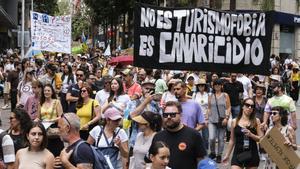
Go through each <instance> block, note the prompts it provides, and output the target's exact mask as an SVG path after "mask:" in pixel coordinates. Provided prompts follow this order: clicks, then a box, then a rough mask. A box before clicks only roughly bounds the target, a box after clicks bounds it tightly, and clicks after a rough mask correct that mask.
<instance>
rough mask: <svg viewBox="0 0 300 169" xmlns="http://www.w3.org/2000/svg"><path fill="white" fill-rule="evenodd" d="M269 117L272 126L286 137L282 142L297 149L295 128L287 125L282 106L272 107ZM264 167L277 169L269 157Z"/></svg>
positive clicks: (286, 115)
mask: <svg viewBox="0 0 300 169" xmlns="http://www.w3.org/2000/svg"><path fill="white" fill-rule="evenodd" d="M271 118H272V122H273V124H274V126H273V127H275V128H277V129H278V130H279V131H280V133H281V134H282V135H283V136H284V138H285V139H286V141H285V142H284V144H285V145H287V146H290V147H292V148H293V149H294V150H297V144H296V133H295V130H294V129H293V128H292V127H291V126H289V125H288V112H287V111H286V110H284V109H283V108H282V107H278V106H276V107H273V108H272V112H271ZM273 127H271V128H270V129H269V130H268V131H267V132H269V131H270V130H271V129H272V128H273ZM265 168H266V169H277V167H276V164H275V163H274V162H273V161H272V160H271V159H270V158H269V157H267V158H266V165H265Z"/></svg>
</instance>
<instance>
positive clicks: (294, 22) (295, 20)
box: [273, 11, 300, 26]
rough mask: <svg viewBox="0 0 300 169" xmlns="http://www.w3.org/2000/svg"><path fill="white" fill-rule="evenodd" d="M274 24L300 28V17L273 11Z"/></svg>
mask: <svg viewBox="0 0 300 169" xmlns="http://www.w3.org/2000/svg"><path fill="white" fill-rule="evenodd" d="M273 12H274V14H273V16H274V17H273V18H274V22H275V23H277V24H280V25H289V26H300V15H295V14H290V13H285V12H278V11H273Z"/></svg>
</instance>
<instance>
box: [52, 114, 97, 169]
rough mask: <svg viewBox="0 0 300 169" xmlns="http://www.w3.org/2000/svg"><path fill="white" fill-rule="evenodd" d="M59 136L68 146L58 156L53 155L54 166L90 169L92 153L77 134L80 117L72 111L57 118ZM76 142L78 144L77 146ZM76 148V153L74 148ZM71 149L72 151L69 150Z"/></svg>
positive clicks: (91, 166) (92, 161) (92, 159)
mask: <svg viewBox="0 0 300 169" xmlns="http://www.w3.org/2000/svg"><path fill="white" fill-rule="evenodd" d="M58 128H59V132H60V137H61V139H62V140H63V141H64V142H67V143H68V144H69V146H68V147H67V148H65V149H63V150H62V152H61V153H60V156H59V157H55V160H54V168H61V167H62V166H63V167H64V168H66V169H67V168H84V169H92V168H93V163H94V154H93V151H92V148H91V147H90V145H89V144H88V143H86V142H84V143H82V141H83V140H82V139H81V138H80V135H79V130H80V119H79V117H78V116H77V115H76V114H74V113H65V114H63V115H62V117H61V118H60V119H59V120H58ZM77 144H78V146H77ZM76 147H78V148H77V154H76V155H74V154H73V153H74V150H75V148H76ZM71 150H72V151H71Z"/></svg>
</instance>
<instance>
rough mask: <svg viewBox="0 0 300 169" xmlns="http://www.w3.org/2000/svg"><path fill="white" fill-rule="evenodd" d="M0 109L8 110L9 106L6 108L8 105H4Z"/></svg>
mask: <svg viewBox="0 0 300 169" xmlns="http://www.w3.org/2000/svg"><path fill="white" fill-rule="evenodd" d="M1 108H2V109H8V108H9V106H8V104H6V105H4V106H2V107H1Z"/></svg>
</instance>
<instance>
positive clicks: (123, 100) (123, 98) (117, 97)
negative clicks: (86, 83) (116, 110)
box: [102, 78, 130, 112]
mask: <svg viewBox="0 0 300 169" xmlns="http://www.w3.org/2000/svg"><path fill="white" fill-rule="evenodd" d="M129 101H130V97H129V96H128V95H127V94H125V93H124V88H123V81H122V79H120V78H113V79H112V80H111V82H110V92H109V97H108V98H107V101H106V102H105V104H104V105H103V109H102V112H104V111H105V110H106V109H107V108H108V107H109V106H110V105H111V104H114V105H117V106H118V107H120V108H125V107H126V106H127V103H128V102H129Z"/></svg>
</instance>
